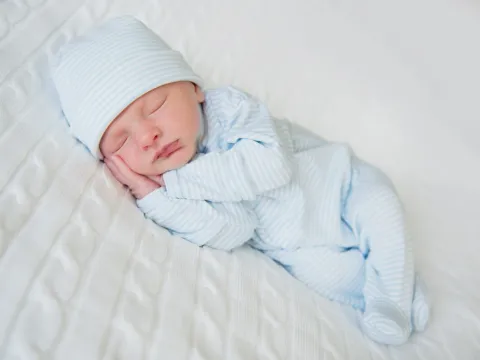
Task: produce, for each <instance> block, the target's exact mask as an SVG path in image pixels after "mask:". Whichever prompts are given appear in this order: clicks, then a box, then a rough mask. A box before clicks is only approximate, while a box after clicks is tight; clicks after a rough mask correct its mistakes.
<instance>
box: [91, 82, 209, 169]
mask: <svg viewBox="0 0 480 360" xmlns="http://www.w3.org/2000/svg"><path fill="white" fill-rule="evenodd" d="M203 100H204V94H203V92H202V91H201V89H200V88H199V87H198V86H196V85H194V84H193V83H191V82H187V81H182V82H176V83H172V84H168V85H164V86H160V87H158V88H156V89H154V90H152V91H150V92H148V93H146V94H145V95H143V96H141V97H140V98H138V99H137V100H135V101H134V102H133V103H131V104H130V105H129V106H128V107H127V108H126V109H125V110H124V111H123V112H122V113H121V114H120V115H118V116H117V117H116V118H115V120H114V121H113V122H112V123H111V124H110V126H109V127H108V129H107V130H106V131H105V133H104V134H103V137H102V140H101V141H100V151H101V152H102V154H103V156H104V157H105V158H109V157H111V156H113V155H118V156H120V157H121V158H122V159H123V160H124V161H125V163H126V164H127V165H128V166H129V167H130V168H131V169H132V170H133V171H134V172H136V173H138V174H141V175H160V174H163V173H164V172H166V171H169V170H174V169H177V168H179V167H182V166H183V165H185V164H186V163H188V162H189V161H190V160H191V159H192V158H193V156H194V155H195V152H196V148H197V144H196V142H197V135H198V132H199V130H200V128H199V127H200V112H199V106H198V104H199V103H201V102H203Z"/></svg>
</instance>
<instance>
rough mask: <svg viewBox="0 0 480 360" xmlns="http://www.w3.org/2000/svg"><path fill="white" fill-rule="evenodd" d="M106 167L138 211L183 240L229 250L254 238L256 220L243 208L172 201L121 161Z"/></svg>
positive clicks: (153, 182)
mask: <svg viewBox="0 0 480 360" xmlns="http://www.w3.org/2000/svg"><path fill="white" fill-rule="evenodd" d="M105 164H106V165H107V166H108V168H109V169H110V171H111V172H112V174H113V175H114V176H115V178H116V179H117V180H118V181H120V182H121V183H122V184H124V185H126V186H127V187H128V188H129V190H130V192H131V193H132V195H134V196H135V198H137V205H138V207H139V208H140V209H141V210H142V211H143V212H144V213H145V215H146V216H147V217H149V218H151V219H152V220H153V221H155V222H156V223H157V224H158V225H160V226H163V227H165V228H167V229H168V230H170V231H171V232H172V233H173V234H175V235H178V236H180V237H182V238H184V239H185V240H188V241H190V242H192V243H195V244H197V245H199V246H203V245H207V246H210V247H213V248H216V249H221V250H231V249H233V248H236V247H239V246H241V245H243V244H244V243H245V242H247V241H248V240H250V239H251V238H252V236H253V233H254V230H255V228H256V222H255V219H256V218H255V216H254V214H253V212H252V211H250V210H248V208H246V207H245V206H244V205H243V204H240V203H224V204H222V203H209V202H207V201H201V200H186V199H172V198H169V197H167V196H166V194H165V188H164V187H161V185H160V184H159V183H158V181H157V180H155V181H153V180H152V179H149V178H147V177H145V176H143V175H140V174H137V173H135V172H133V171H132V170H131V169H130V168H129V167H128V166H127V164H125V163H124V161H123V160H122V159H120V158H118V157H113V158H112V159H105Z"/></svg>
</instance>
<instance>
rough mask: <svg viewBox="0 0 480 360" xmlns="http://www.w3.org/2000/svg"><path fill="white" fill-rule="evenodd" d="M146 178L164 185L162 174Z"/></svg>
mask: <svg viewBox="0 0 480 360" xmlns="http://www.w3.org/2000/svg"><path fill="white" fill-rule="evenodd" d="M148 178H149V179H150V180H152V181H153V182H155V183H157V184H158V185H160V186H165V183H164V182H163V176H162V175H152V176H149V177H148Z"/></svg>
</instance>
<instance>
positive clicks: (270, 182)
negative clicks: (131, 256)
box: [138, 87, 428, 344]
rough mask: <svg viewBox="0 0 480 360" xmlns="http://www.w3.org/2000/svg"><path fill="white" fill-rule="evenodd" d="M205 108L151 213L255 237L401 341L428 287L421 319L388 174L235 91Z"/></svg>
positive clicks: (166, 221)
mask: <svg viewBox="0 0 480 360" xmlns="http://www.w3.org/2000/svg"><path fill="white" fill-rule="evenodd" d="M203 109H204V122H205V123H204V127H205V128H204V131H205V132H204V137H203V139H202V141H201V142H200V143H199V148H198V155H197V157H196V158H195V159H194V160H193V161H191V162H190V163H188V164H187V165H185V166H183V167H182V168H180V169H177V170H173V171H170V172H168V173H165V174H164V180H165V184H166V186H165V188H162V189H159V190H157V191H155V192H153V193H152V194H150V195H148V196H146V197H145V198H144V199H142V200H140V201H138V205H139V207H140V208H141V209H142V210H143V211H144V212H145V213H146V215H147V216H148V217H150V218H152V219H153V220H154V221H156V222H157V223H158V224H160V225H162V226H164V227H166V228H168V229H170V230H171V231H172V233H174V234H176V235H179V236H182V237H183V238H185V239H187V240H189V241H191V242H194V243H196V244H198V245H200V246H203V245H207V246H211V247H214V248H218V249H223V250H230V249H233V248H235V247H238V246H241V245H242V244H244V243H248V244H249V245H250V246H252V247H254V248H256V249H258V250H260V251H262V252H264V253H265V254H266V255H267V256H270V257H271V258H273V259H274V260H275V261H277V262H279V263H280V264H282V265H283V266H284V267H285V268H286V269H287V270H288V271H289V272H290V273H291V274H292V275H293V276H295V277H296V278H297V279H299V280H300V281H302V282H304V283H305V284H307V285H308V286H310V287H312V288H313V289H314V290H315V291H317V292H318V293H320V294H321V295H323V296H325V297H327V298H329V299H332V300H335V301H339V302H342V303H345V304H349V305H352V306H354V307H355V308H357V309H358V310H359V314H360V315H359V318H360V321H361V327H362V328H363V329H364V331H365V332H366V333H367V334H368V335H369V336H370V337H371V338H372V339H374V340H376V341H378V342H381V343H386V344H400V343H403V342H405V341H406V340H407V338H408V336H409V335H410V332H411V331H412V329H413V324H416V323H418V324H420V323H423V327H424V325H425V322H426V319H428V305H427V304H426V302H425V301H424V297H423V295H422V296H419V297H417V298H416V299H415V301H416V302H417V304H416V307H415V309H416V310H418V311H416V312H414V313H413V316H414V319H413V320H412V301H413V297H414V285H415V284H414V266H413V259H412V248H411V244H410V241H409V237H408V234H407V232H406V229H405V224H404V217H403V209H402V206H401V204H400V202H399V200H398V197H397V195H396V194H395V191H394V189H393V187H392V185H391V183H390V182H389V180H388V179H387V178H386V177H385V176H384V175H383V174H382V173H381V172H380V171H378V170H377V169H375V168H374V167H372V166H370V165H368V164H366V163H363V162H361V161H360V160H358V159H357V158H355V157H354V156H353V155H352V153H351V151H350V149H349V148H348V147H347V146H345V145H342V144H332V143H328V142H326V141H324V140H322V139H320V138H318V137H317V136H315V135H313V134H311V133H309V132H308V131H305V130H302V129H300V128H298V127H295V126H293V125H292V124H289V123H288V122H286V121H280V120H276V119H273V118H272V117H271V116H270V115H269V113H268V111H267V109H266V108H265V106H264V105H263V104H261V103H260V102H259V101H257V100H255V99H254V98H252V97H250V96H249V95H247V94H245V93H243V92H241V91H239V90H237V89H234V88H231V87H229V88H221V89H215V90H211V91H207V92H206V101H205V104H204V106H203ZM415 293H418V294H420V292H418V291H416V292H415ZM419 330H421V329H419Z"/></svg>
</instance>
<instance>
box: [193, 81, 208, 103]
mask: <svg viewBox="0 0 480 360" xmlns="http://www.w3.org/2000/svg"><path fill="white" fill-rule="evenodd" d="M193 86H195V94H196V95H197V101H198V102H199V103H202V102H204V101H205V94H204V93H203V90H202V89H201V88H200V86H198V85H197V84H193Z"/></svg>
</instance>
